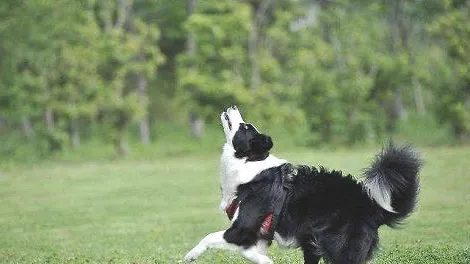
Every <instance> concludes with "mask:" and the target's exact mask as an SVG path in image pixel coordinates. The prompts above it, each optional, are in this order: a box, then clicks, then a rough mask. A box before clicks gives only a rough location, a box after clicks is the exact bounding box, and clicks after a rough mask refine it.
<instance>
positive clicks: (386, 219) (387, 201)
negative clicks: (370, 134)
mask: <svg viewBox="0 0 470 264" xmlns="http://www.w3.org/2000/svg"><path fill="white" fill-rule="evenodd" d="M421 166H422V161H421V158H420V156H419V155H418V153H416V152H415V151H414V150H413V148H412V147H411V146H403V147H397V146H395V145H394V144H393V143H392V142H391V143H390V144H389V145H388V147H386V148H385V149H383V150H382V152H381V153H380V154H378V155H377V156H376V158H375V160H374V162H373V163H372V165H371V167H370V168H368V169H366V170H365V172H364V174H365V180H364V186H365V188H366V190H367V192H368V194H369V196H370V197H371V198H372V199H373V200H374V201H375V202H377V204H378V205H379V206H380V207H381V209H380V212H379V214H380V216H381V217H380V218H381V220H382V223H383V224H386V225H389V226H394V225H396V224H398V223H400V220H402V219H404V218H405V217H407V216H408V215H409V214H410V213H411V212H413V210H414V207H415V205H416V199H417V196H418V192H419V178H418V173H419V170H420V168H421Z"/></svg>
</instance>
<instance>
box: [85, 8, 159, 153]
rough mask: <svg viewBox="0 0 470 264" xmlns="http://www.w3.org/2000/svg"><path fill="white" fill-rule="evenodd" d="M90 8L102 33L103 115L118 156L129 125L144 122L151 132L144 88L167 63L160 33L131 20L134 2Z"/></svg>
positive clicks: (155, 29) (122, 147)
mask: <svg viewBox="0 0 470 264" xmlns="http://www.w3.org/2000/svg"><path fill="white" fill-rule="evenodd" d="M90 8H91V10H93V12H94V17H95V19H96V21H97V23H96V24H97V25H99V26H100V29H101V34H102V38H101V43H100V54H102V62H101V64H100V65H99V69H98V72H99V73H100V75H101V78H102V79H103V85H104V87H106V88H105V89H104V90H105V93H104V95H103V96H102V97H101V98H100V99H101V101H100V113H101V117H102V120H103V121H104V122H105V124H107V125H108V126H109V127H110V128H111V137H112V139H113V142H114V145H115V147H116V150H117V152H118V154H120V155H126V153H127V147H126V140H125V138H126V132H127V128H128V126H129V124H130V123H131V122H133V121H137V120H141V122H144V123H145V125H143V126H144V127H145V128H143V129H148V124H147V120H146V113H147V102H148V101H147V100H148V98H147V96H146V87H145V86H146V83H147V80H149V79H151V78H153V77H154V75H155V72H156V70H157V67H158V65H160V64H161V63H163V62H164V57H163V55H162V54H161V52H160V50H159V49H158V46H157V41H158V39H159V35H160V32H159V30H158V28H157V27H156V26H155V25H152V24H146V23H144V22H143V21H142V20H141V19H139V18H138V17H132V16H131V10H132V3H131V2H130V1H128V0H120V1H114V0H107V1H100V2H91V3H90ZM136 86H137V89H136V88H135V87H136ZM143 118H145V120H144V121H142V120H143ZM141 128H142V126H141ZM141 133H144V134H146V135H145V136H144V137H147V138H145V139H143V141H144V142H145V141H146V140H149V138H148V135H149V134H148V131H145V132H142V131H141Z"/></svg>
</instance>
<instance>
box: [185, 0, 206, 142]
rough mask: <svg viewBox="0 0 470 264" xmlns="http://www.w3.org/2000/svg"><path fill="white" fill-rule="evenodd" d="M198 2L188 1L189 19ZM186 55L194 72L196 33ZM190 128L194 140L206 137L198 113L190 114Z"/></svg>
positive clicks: (190, 36) (191, 33)
mask: <svg viewBox="0 0 470 264" xmlns="http://www.w3.org/2000/svg"><path fill="white" fill-rule="evenodd" d="M196 6H197V1H196V0H187V1H186V12H187V15H188V17H190V16H191V15H192V14H193V13H194V11H195V10H196ZM186 53H187V55H188V57H189V58H190V62H191V64H190V66H189V70H190V71H194V70H195V67H196V65H195V64H194V60H195V57H196V55H197V44H196V35H195V34H194V32H188V36H187V40H186ZM189 126H190V127H191V135H192V136H193V138H196V139H200V138H202V137H203V136H204V126H205V124H204V120H203V119H202V118H201V117H200V116H199V114H198V113H196V112H194V111H192V112H191V113H189Z"/></svg>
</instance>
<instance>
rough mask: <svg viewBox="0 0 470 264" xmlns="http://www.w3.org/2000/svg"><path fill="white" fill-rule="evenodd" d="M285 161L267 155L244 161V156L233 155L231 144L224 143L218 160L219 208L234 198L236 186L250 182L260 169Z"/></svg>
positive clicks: (233, 150)
mask: <svg viewBox="0 0 470 264" xmlns="http://www.w3.org/2000/svg"><path fill="white" fill-rule="evenodd" d="M284 163H287V161H286V160H283V159H278V158H276V157H275V156H274V155H269V156H268V157H267V158H266V159H264V160H261V161H249V162H246V158H243V159H239V158H236V157H235V149H234V148H233V146H232V145H231V144H228V143H225V145H224V147H223V152H222V157H221V161H220V184H221V187H222V201H221V203H220V209H222V210H224V209H225V208H226V207H227V206H228V205H229V204H230V203H231V202H232V200H233V199H234V198H235V194H236V191H237V187H238V185H240V184H243V183H247V182H250V181H251V180H253V178H255V177H256V175H258V174H259V173H260V172H261V171H263V170H265V169H269V168H272V167H276V166H280V165H282V164H284Z"/></svg>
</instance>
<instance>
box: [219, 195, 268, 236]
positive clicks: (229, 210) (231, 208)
mask: <svg viewBox="0 0 470 264" xmlns="http://www.w3.org/2000/svg"><path fill="white" fill-rule="evenodd" d="M237 209H238V200H237V199H234V200H233V201H232V202H231V203H230V204H229V205H228V206H227V207H225V213H226V214H227V216H228V219H229V220H232V219H233V216H234V215H235V212H236V211H237ZM272 223H273V213H268V214H267V215H266V217H265V218H264V220H263V222H262V223H261V227H260V230H259V231H260V233H261V234H262V235H267V234H269V233H270V232H271V227H272Z"/></svg>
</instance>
